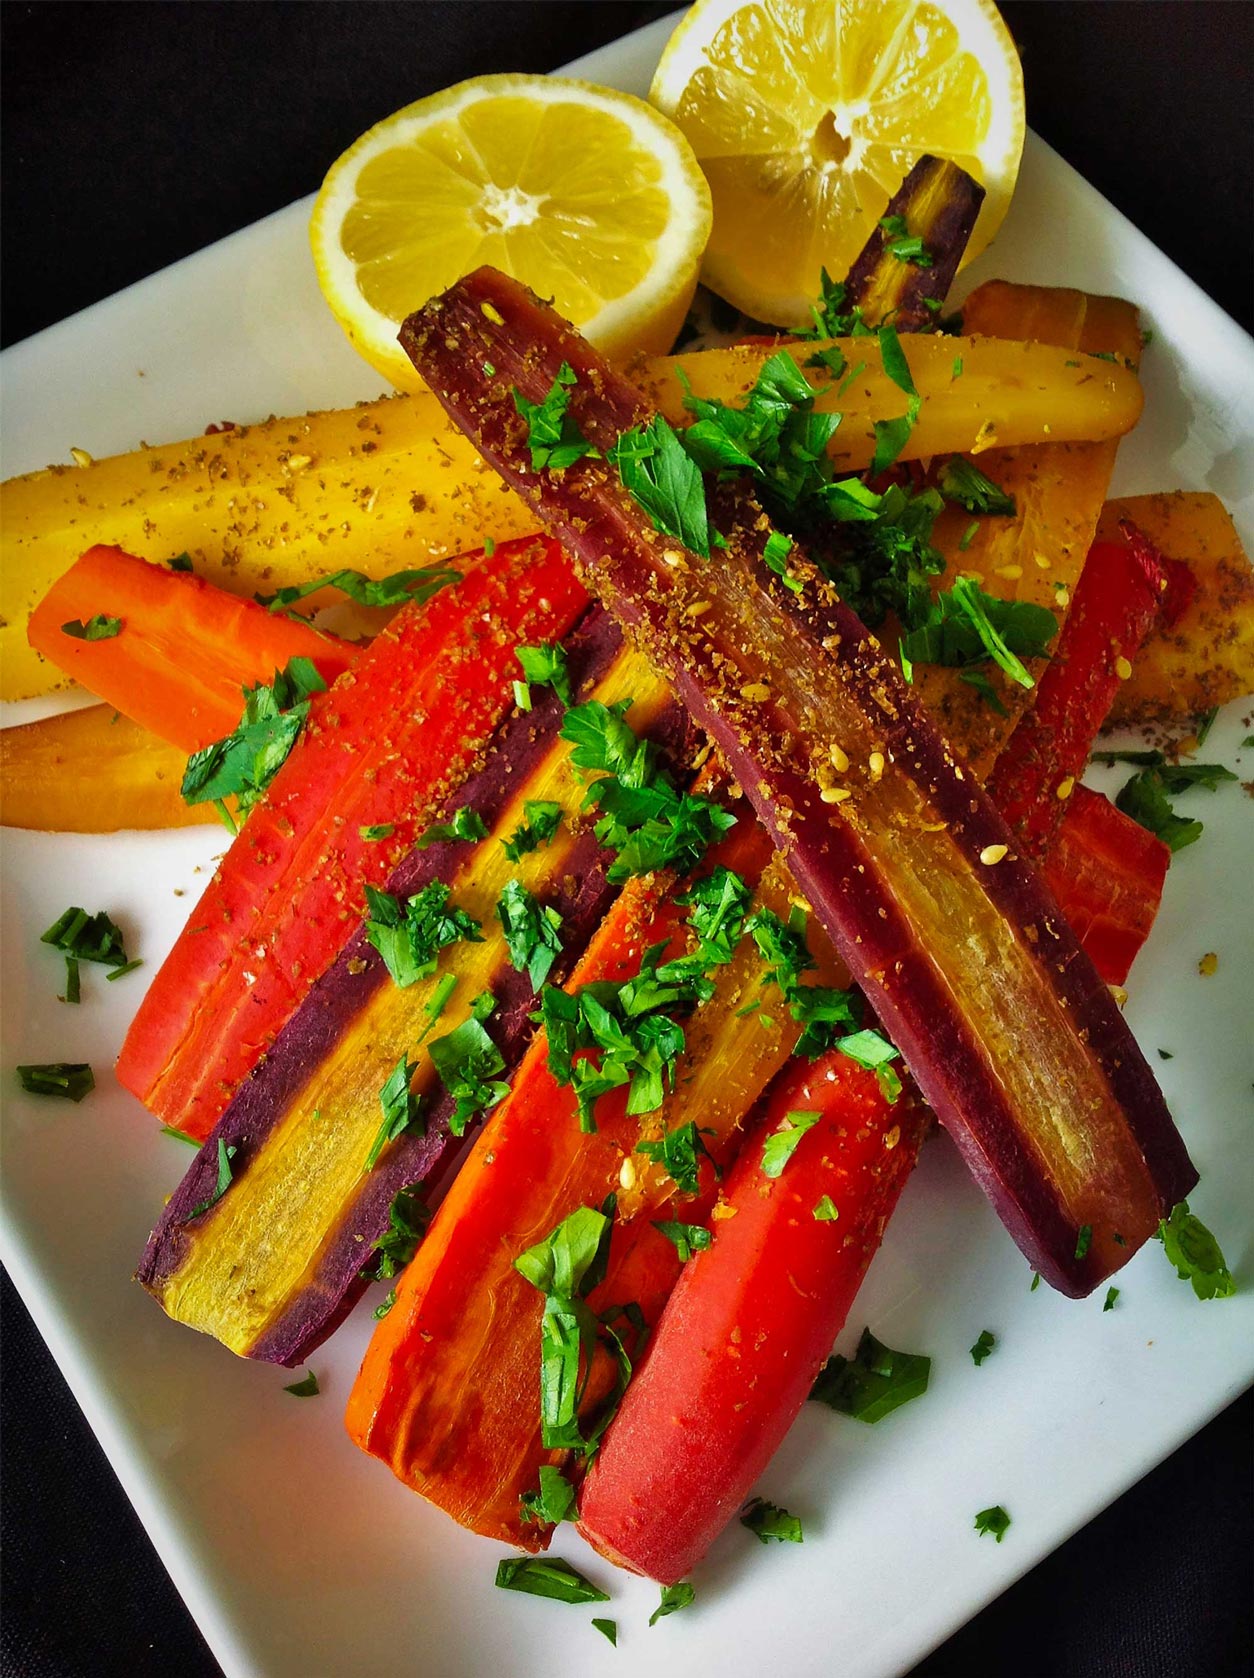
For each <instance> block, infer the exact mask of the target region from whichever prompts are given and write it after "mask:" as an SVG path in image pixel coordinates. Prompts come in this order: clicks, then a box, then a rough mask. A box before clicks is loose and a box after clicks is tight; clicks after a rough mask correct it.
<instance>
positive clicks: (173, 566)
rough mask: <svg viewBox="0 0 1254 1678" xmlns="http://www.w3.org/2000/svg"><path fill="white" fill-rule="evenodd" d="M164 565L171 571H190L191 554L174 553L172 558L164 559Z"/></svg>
mask: <svg viewBox="0 0 1254 1678" xmlns="http://www.w3.org/2000/svg"><path fill="white" fill-rule="evenodd" d="M166 566H167V568H168V569H169V570H171V571H190V570H191V569H192V556H191V554H188V553H181V554H175V556H174V558H173V559H167V560H166Z"/></svg>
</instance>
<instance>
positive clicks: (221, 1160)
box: [183, 1136, 236, 1223]
mask: <svg viewBox="0 0 1254 1678" xmlns="http://www.w3.org/2000/svg"><path fill="white" fill-rule="evenodd" d="M235 1153H236V1150H235V1146H234V1144H233V1143H231V1144H228V1143H226V1142H224V1141H223V1139H222V1138H221V1137H220V1136H219V1138H218V1178H217V1182H216V1183H215V1184H214V1188H213V1193H212V1194H211V1195H210V1196H209V1198H208V1200H202V1201H201V1203H200V1205H199V1206H193V1207H192V1209H191V1211H190V1212H189V1213H188V1214H187V1216H186V1218H184V1220H183V1222H184V1223H191V1221H192V1219H193V1218H198V1217H200V1215H201V1214H202V1213H203V1212H207V1211H208V1210H209V1208H210V1207H211V1206H216V1205H217V1204H218V1202H219V1201H220V1200H221V1199H222V1196H223V1195H224V1194H225V1193H226V1191H227V1190H228V1189H229V1188H230V1186H231V1182H232V1177H231V1161H232V1160H233V1159H234V1158H235Z"/></svg>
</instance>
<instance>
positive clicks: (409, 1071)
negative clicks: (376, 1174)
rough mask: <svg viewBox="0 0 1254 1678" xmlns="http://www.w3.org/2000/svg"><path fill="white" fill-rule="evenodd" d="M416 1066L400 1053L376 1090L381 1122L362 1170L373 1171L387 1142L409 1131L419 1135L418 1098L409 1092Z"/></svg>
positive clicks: (421, 1124)
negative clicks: (381, 1117)
mask: <svg viewBox="0 0 1254 1678" xmlns="http://www.w3.org/2000/svg"><path fill="white" fill-rule="evenodd" d="M417 1070H418V1068H417V1066H416V1065H415V1064H414V1063H413V1062H412V1061H409V1060H407V1059H406V1058H405V1056H404V1055H403V1054H402V1055H401V1057H400V1059H399V1060H398V1061H397V1063H396V1065H395V1066H394V1067H393V1069H392V1071H391V1072H390V1073H389V1074H388V1077H387V1080H386V1082H385V1083H384V1085H383V1087H382V1089H381V1090H380V1091H379V1105H380V1106H381V1107H382V1108H383V1122H382V1124H381V1125H380V1126H379V1130H378V1134H377V1135H376V1137H375V1139H374V1141H373V1142H372V1143H371V1145H370V1152H369V1153H368V1154H367V1155H366V1164H365V1167H364V1169H365V1170H366V1171H373V1170H374V1168H375V1165H376V1164H377V1163H378V1159H379V1155H380V1154H381V1153H382V1152H383V1150H384V1148H386V1147H387V1146H388V1144H389V1143H390V1142H395V1141H396V1140H397V1139H398V1138H399V1137H401V1136H404V1135H406V1134H407V1133H409V1132H413V1133H415V1134H417V1135H419V1136H421V1135H422V1134H423V1132H424V1130H425V1128H426V1127H425V1125H424V1123H423V1121H422V1117H421V1114H420V1111H419V1107H420V1103H419V1100H418V1097H417V1096H416V1095H415V1094H414V1093H413V1091H412V1090H411V1089H410V1087H409V1086H410V1082H411V1081H412V1079H413V1076H414V1073H415V1072H416V1071H417Z"/></svg>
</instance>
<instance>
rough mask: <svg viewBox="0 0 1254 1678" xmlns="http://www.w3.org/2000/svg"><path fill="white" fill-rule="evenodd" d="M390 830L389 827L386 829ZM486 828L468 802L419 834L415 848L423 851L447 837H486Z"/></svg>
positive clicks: (447, 838) (480, 817) (476, 811)
mask: <svg viewBox="0 0 1254 1678" xmlns="http://www.w3.org/2000/svg"><path fill="white" fill-rule="evenodd" d="M388 832H389V833H390V832H391V828H389V829H388ZM487 837H488V830H487V828H486V827H485V826H484V824H483V817H482V816H481V815H480V814H479V812H478V810H472V809H471V808H470V806H469V805H468V804H463V805H462V807H461V809H460V810H454V812H453V815H452V817H451V819H450V820H449V821H446V822H435V823H433V824H432V826H430V827H429V828H427V829H426V831H425V832H424V833H423V834H421V835H420V837H419V838H418V840H417V848H418V849H419V850H420V851H425V850H426V849H427V847H428V846H429V845H435V844H438V843H439V842H440V841H442V840H449V839H486V838H487Z"/></svg>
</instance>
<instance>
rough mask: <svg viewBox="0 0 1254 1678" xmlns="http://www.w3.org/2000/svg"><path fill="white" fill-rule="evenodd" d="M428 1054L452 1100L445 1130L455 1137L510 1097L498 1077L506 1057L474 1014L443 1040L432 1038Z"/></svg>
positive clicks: (507, 1089) (506, 1085) (506, 1086)
mask: <svg viewBox="0 0 1254 1678" xmlns="http://www.w3.org/2000/svg"><path fill="white" fill-rule="evenodd" d="M427 1052H428V1054H430V1056H431V1059H432V1062H433V1064H434V1066H435V1069H436V1071H437V1072H438V1073H439V1075H440V1082H441V1083H442V1084H443V1085H444V1088H445V1089H446V1090H447V1091H448V1093H449V1094H450V1095H451V1096H452V1097H453V1112H452V1114H451V1115H450V1117H449V1122H448V1127H449V1130H450V1131H451V1132H452V1133H453V1135H454V1136H461V1135H463V1134H464V1133H465V1130H466V1126H467V1124H468V1123H469V1122H470V1120H471V1119H472V1118H474V1116H475V1114H476V1113H486V1112H487V1111H488V1110H489V1108H492V1107H495V1106H496V1104H497V1102H498V1101H503V1100H504V1098H505V1097H506V1096H507V1095H508V1094H509V1085H508V1084H507V1083H504V1082H502V1080H501V1079H500V1078H498V1076H497V1074H498V1073H500V1072H504V1070H505V1057H504V1056H503V1055H502V1054H501V1051H500V1050H499V1049H498V1048H497V1046H496V1044H495V1043H494V1042H493V1041H492V1039H491V1038H490V1037H489V1036H488V1034H487V1032H486V1031H485V1030H484V1027H483V1022H482V1020H481V1019H479V1018H477V1017H476V1015H475V1013H474V1012H473V1010H472V1013H471V1016H470V1018H469V1019H467V1020H463V1021H462V1023H461V1024H460V1025H459V1026H457V1027H456V1029H455V1030H453V1031H450V1032H449V1033H448V1035H447V1036H446V1037H437V1038H435V1040H434V1041H433V1042H432V1044H431V1047H430V1048H429V1049H428V1051H427Z"/></svg>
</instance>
